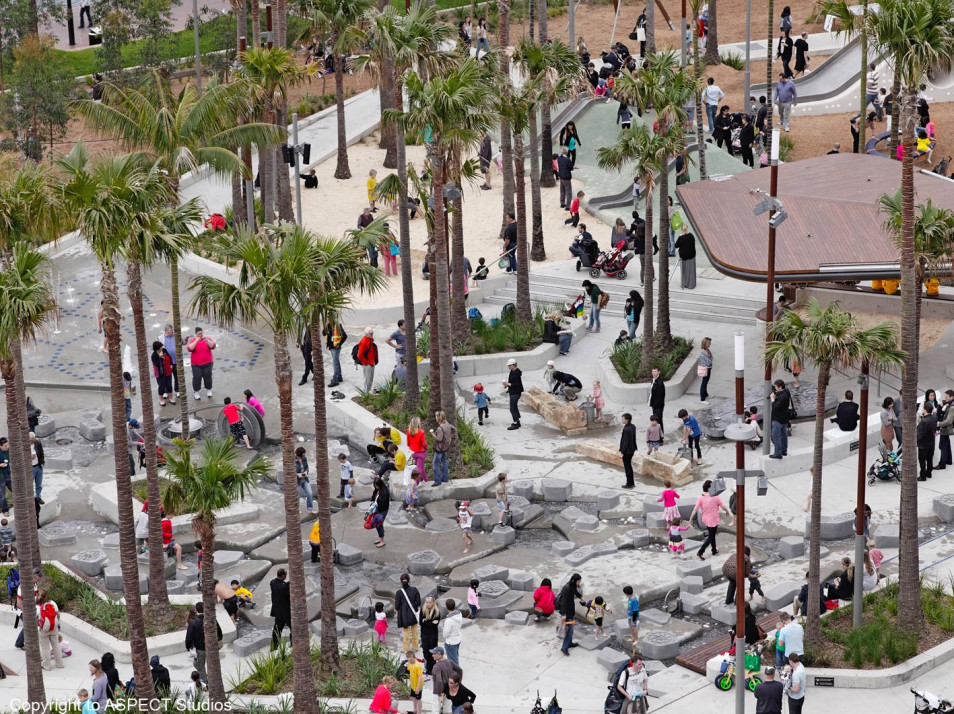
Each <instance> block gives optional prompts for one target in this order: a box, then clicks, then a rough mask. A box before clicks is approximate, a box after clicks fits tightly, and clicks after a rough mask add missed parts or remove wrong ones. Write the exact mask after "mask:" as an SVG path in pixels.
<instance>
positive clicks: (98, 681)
mask: <svg viewBox="0 0 954 714" xmlns="http://www.w3.org/2000/svg"><path fill="white" fill-rule="evenodd" d="M57 647H59V644H57ZM89 673H90V674H91V675H92V676H93V686H92V687H90V695H89V701H91V702H92V703H93V706H94V707H95V708H96V711H100V712H104V711H106V703H107V702H108V701H109V694H108V692H109V683H108V682H107V679H106V673H105V672H104V671H103V665H102V664H101V663H100V661H99V660H98V659H91V660H90V661H89Z"/></svg>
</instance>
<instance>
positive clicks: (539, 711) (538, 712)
mask: <svg viewBox="0 0 954 714" xmlns="http://www.w3.org/2000/svg"><path fill="white" fill-rule="evenodd" d="M530 714H546V709H544V708H543V702H541V701H540V692H539V691H537V702H536V704H534V705H533V708H532V709H531V710H530Z"/></svg>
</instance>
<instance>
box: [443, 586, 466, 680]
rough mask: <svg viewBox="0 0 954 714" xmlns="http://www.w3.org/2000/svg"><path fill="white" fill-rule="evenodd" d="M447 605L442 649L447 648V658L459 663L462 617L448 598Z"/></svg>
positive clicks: (452, 601) (455, 604)
mask: <svg viewBox="0 0 954 714" xmlns="http://www.w3.org/2000/svg"><path fill="white" fill-rule="evenodd" d="M445 605H446V606H447V617H445V618H444V631H443V634H444V649H445V650H447V659H449V660H450V661H451V662H453V663H454V664H457V665H459V664H460V642H461V635H460V630H461V627H462V626H463V622H464V618H463V617H462V616H461V614H460V610H458V609H457V603H456V602H454V600H453V599H450V598H448V600H447V602H446V603H445Z"/></svg>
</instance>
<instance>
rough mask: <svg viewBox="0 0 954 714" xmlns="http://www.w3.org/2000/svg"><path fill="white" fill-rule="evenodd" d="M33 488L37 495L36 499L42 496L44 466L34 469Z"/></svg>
mask: <svg viewBox="0 0 954 714" xmlns="http://www.w3.org/2000/svg"><path fill="white" fill-rule="evenodd" d="M33 488H34V491H35V493H36V498H39V497H40V494H41V493H42V492H43V467H42V466H34V467H33Z"/></svg>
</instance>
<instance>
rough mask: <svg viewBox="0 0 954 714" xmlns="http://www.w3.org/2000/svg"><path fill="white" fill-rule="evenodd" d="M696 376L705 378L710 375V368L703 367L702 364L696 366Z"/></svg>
mask: <svg viewBox="0 0 954 714" xmlns="http://www.w3.org/2000/svg"><path fill="white" fill-rule="evenodd" d="M696 374H697V375H698V376H699V377H705V376H706V375H707V374H709V368H708V367H703V366H702V365H701V364H699V365H696Z"/></svg>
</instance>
